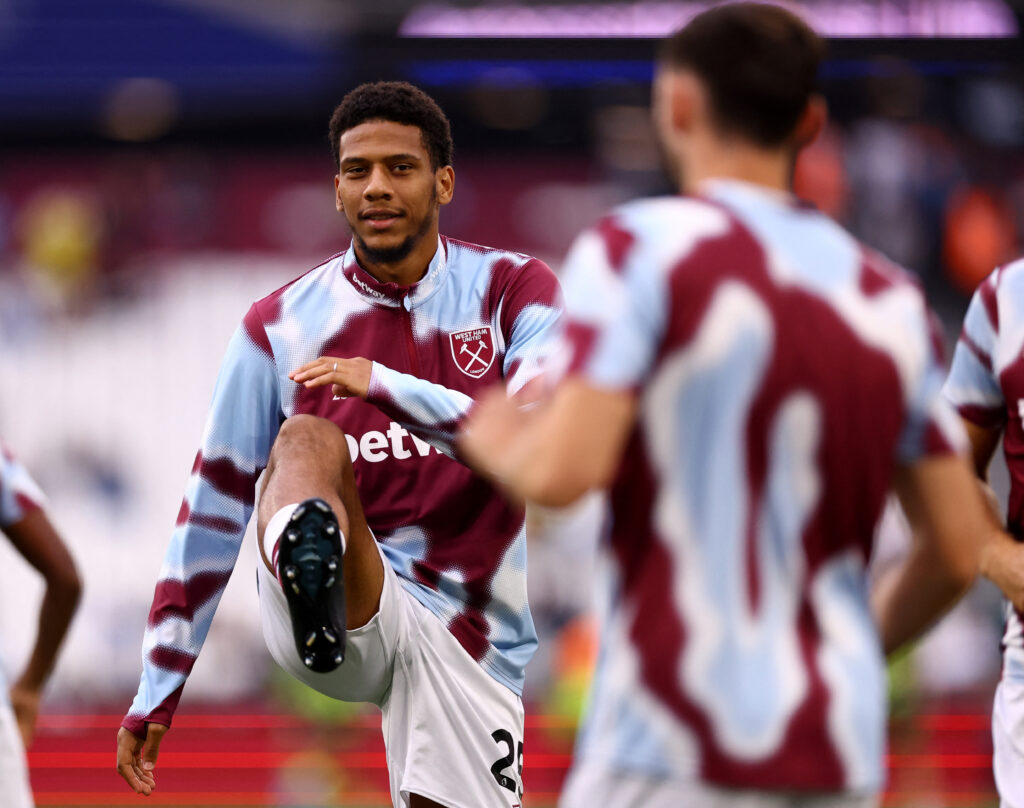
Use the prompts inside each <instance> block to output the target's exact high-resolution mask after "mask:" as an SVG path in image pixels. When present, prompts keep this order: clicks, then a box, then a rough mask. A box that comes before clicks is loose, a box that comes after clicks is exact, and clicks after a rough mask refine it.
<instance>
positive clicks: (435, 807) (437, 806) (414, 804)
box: [409, 794, 444, 808]
mask: <svg viewBox="0 0 1024 808" xmlns="http://www.w3.org/2000/svg"><path fill="white" fill-rule="evenodd" d="M409 808H444V806H443V805H441V803H439V802H434V801H433V800H428V799H427V798H426V797H421V796H420V795H419V794H410V795H409Z"/></svg>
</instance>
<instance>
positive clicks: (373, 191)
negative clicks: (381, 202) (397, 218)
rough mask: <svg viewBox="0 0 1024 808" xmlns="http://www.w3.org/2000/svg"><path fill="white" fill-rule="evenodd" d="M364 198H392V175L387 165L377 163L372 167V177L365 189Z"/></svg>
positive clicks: (370, 199)
mask: <svg viewBox="0 0 1024 808" xmlns="http://www.w3.org/2000/svg"><path fill="white" fill-rule="evenodd" d="M363 198H364V199H367V200H369V201H372V200H376V199H390V198H391V177H390V175H389V174H388V171H387V168H386V167H385V166H382V165H375V166H373V168H372V169H370V178H369V180H368V181H367V183H366V188H365V189H364V190H363Z"/></svg>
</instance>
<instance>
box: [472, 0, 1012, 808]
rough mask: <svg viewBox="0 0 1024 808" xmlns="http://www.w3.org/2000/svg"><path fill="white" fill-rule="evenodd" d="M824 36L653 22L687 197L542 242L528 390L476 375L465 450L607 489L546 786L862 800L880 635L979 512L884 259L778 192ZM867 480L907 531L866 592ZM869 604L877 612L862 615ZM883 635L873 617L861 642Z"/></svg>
mask: <svg viewBox="0 0 1024 808" xmlns="http://www.w3.org/2000/svg"><path fill="white" fill-rule="evenodd" d="M822 54H823V43H822V42H821V40H820V39H819V38H818V37H817V36H816V35H815V34H814V32H813V31H811V30H810V29H809V28H808V27H807V26H806V24H805V23H803V22H802V21H801V20H800V19H799V18H797V17H795V16H794V15H792V14H791V13H789V12H787V11H785V10H783V9H781V8H778V7H775V6H769V5H758V4H744V3H741V4H736V5H732V4H730V5H724V6H721V7H718V8H716V9H714V10H712V11H708V12H706V13H704V14H702V15H700V16H698V17H696V18H695V19H694V20H693V21H692V22H691V23H690V24H689V25H687V26H686V27H685V28H684V29H682V30H681V31H680V32H679V33H677V34H676V35H674V36H672V37H671V38H670V39H668V40H667V41H666V42H665V44H664V46H663V49H662V51H661V58H660V63H659V65H658V70H657V78H656V81H655V86H654V98H655V102H654V115H655V123H656V126H657V129H658V133H659V137H660V140H661V142H662V145H663V147H664V151H665V153H666V154H667V156H668V158H669V160H670V167H671V171H672V174H673V177H674V178H675V180H676V181H677V183H678V185H679V187H680V188H681V189H682V190H683V191H684V192H685V193H686V194H687V195H686V196H683V197H668V198H662V199H647V200H640V201H636V202H633V203H630V204H627V205H624V206H622V207H620V208H618V209H616V210H615V211H613V212H612V213H611V215H609V216H608V217H607V218H605V219H604V220H603V221H601V222H600V223H599V224H598V225H597V226H596V227H594V228H593V229H592V230H590V231H589V232H586V233H584V234H583V235H582V236H581V237H580V238H579V239H578V241H577V243H576V244H575V245H574V247H573V249H572V251H571V253H570V255H569V257H568V258H567V263H566V267H565V275H564V283H565V295H566V312H567V317H566V319H567V322H568V326H567V336H568V341H569V342H570V343H571V348H572V359H571V363H570V365H569V367H568V369H567V375H566V377H565V378H564V379H563V380H562V382H561V383H560V384H559V385H558V387H557V389H556V391H555V392H554V393H553V397H552V399H551V400H550V401H548V402H546V403H545V405H544V406H543V407H541V408H539V409H537V410H536V411H534V412H522V411H520V410H517V409H516V408H515V407H513V406H511V405H510V404H509V402H508V401H507V400H506V399H505V398H504V396H503V395H500V394H497V395H495V396H488V397H485V398H484V399H482V401H481V402H480V404H479V407H478V408H477V409H475V410H474V413H473V414H472V415H471V416H470V418H469V419H468V424H467V425H466V431H465V433H464V437H463V439H462V441H463V442H462V444H461V447H462V450H463V451H464V452H465V456H467V457H468V458H469V460H470V462H471V463H474V464H476V465H477V467H478V468H480V469H481V470H483V471H485V472H487V473H489V474H490V475H492V476H493V477H494V478H495V479H496V480H499V481H500V482H501V483H502V484H503V485H504V486H505V487H506V488H507V489H508V490H509V491H510V492H512V493H513V494H516V495H519V496H521V497H524V498H526V499H530V500H535V501H538V502H541V503H542V504H548V505H560V504H564V503H568V502H571V501H573V500H574V499H576V498H577V497H578V496H580V494H581V493H582V492H584V491H586V490H588V489H590V488H594V487H600V486H606V485H610V488H611V490H610V502H611V510H612V522H611V525H610V535H609V540H608V543H607V545H606V546H605V547H604V548H603V558H602V562H601V564H602V567H603V569H602V573H603V576H604V580H603V587H604V595H605V603H604V606H605V608H604V614H603V616H602V619H603V621H604V626H603V629H602V631H601V633H600V636H601V642H602V647H601V649H600V652H599V658H598V667H597V672H596V678H595V682H594V684H593V690H592V693H591V703H590V711H589V714H588V716H587V718H586V721H585V726H584V727H583V729H582V731H581V735H580V738H579V741H578V746H577V753H576V762H575V766H574V770H573V773H572V775H571V778H570V781H569V782H568V784H567V787H566V791H565V793H564V795H563V802H562V804H563V805H564V806H570V807H571V808H582V807H583V806H594V805H603V806H614V807H615V808H621V807H622V806H644V808H668V806H679V805H686V806H735V805H744V806H746V805H751V806H752V805H772V806H784V805H785V806H790V805H792V806H867V805H873V804H875V802H876V800H877V794H878V792H879V790H880V788H881V787H882V784H883V780H884V772H883V761H884V755H883V752H884V746H885V723H886V698H885V667H884V660H883V656H882V651H883V645H884V649H885V650H886V651H890V650H892V649H895V648H897V647H898V646H900V645H902V644H903V643H905V642H906V641H907V640H909V639H911V638H912V637H914V636H916V635H917V634H918V633H919V632H921V631H922V630H923V629H924V628H925V627H926V626H928V625H929V624H930V623H931V622H932V621H933V620H935V619H936V618H937V617H938V616H939V615H940V614H941V613H942V612H943V611H945V610H946V609H947V608H948V607H949V606H950V605H951V604H952V603H953V602H954V601H955V600H956V599H957V598H958V597H959V596H960V595H961V594H962V593H963V592H964V591H965V589H966V588H967V587H968V586H969V585H970V584H971V582H972V581H973V580H974V578H975V574H976V570H977V566H978V556H979V552H980V547H981V543H982V541H984V540H985V538H986V537H987V536H988V535H990V534H993V533H995V532H996V531H997V530H998V527H997V525H996V524H995V521H994V520H993V519H992V518H991V515H990V514H989V513H988V512H987V511H986V508H985V505H984V503H983V501H982V497H981V495H980V492H979V490H978V486H977V485H976V484H975V482H974V480H973V479H972V476H971V473H970V470H969V468H968V466H967V463H966V462H965V460H964V458H963V457H961V456H960V455H959V454H958V453H957V447H958V446H962V445H963V443H964V437H963V432H962V429H961V427H960V425H959V423H958V419H957V418H956V415H955V414H954V413H953V411H952V410H951V408H950V407H949V405H948V404H946V403H945V402H944V401H943V399H942V397H941V394H940V391H941V386H942V381H943V378H944V369H943V365H942V363H941V361H940V358H939V356H938V352H937V348H936V339H935V337H934V334H933V333H932V331H931V329H930V315H929V311H928V308H927V306H926V304H925V301H924V299H923V297H922V295H921V292H920V291H919V289H918V288H917V286H916V285H915V284H914V283H913V282H912V281H911V280H910V278H909V277H908V276H907V275H906V274H905V273H904V272H903V271H901V270H900V269H898V268H897V267H894V266H893V265H891V264H890V263H888V262H887V261H885V260H884V259H883V258H881V257H880V256H878V255H876V254H874V253H872V252H871V251H869V250H867V249H866V248H864V247H863V246H861V245H860V244H858V243H857V242H856V241H855V240H854V239H853V238H852V237H851V236H850V235H849V234H847V233H846V232H845V231H843V230H842V229H841V228H840V227H839V226H838V225H836V224H835V223H834V222H832V221H830V220H829V219H828V218H827V217H826V216H824V215H822V214H820V213H818V212H817V211H815V210H813V209H810V208H808V207H807V206H805V205H803V204H801V203H800V202H799V201H797V200H796V199H795V198H794V197H793V196H792V195H791V194H790V190H789V188H790V176H791V173H792V169H793V163H794V160H795V158H796V154H797V152H798V151H799V149H800V147H801V146H803V145H804V144H806V143H808V142H810V141H811V140H812V139H813V138H814V136H815V135H816V133H817V132H818V131H819V130H820V128H821V126H822V124H823V122H824V119H825V110H824V102H823V101H822V99H821V98H820V97H819V96H817V95H816V94H815V84H816V74H817V68H818V64H819V61H820V59H821V58H822ZM890 486H895V488H896V490H897V492H898V493H899V495H900V497H901V500H902V502H903V504H904V507H905V508H906V511H907V513H908V516H909V518H910V520H911V522H912V524H913V526H914V528H915V529H916V532H915V535H916V543H915V546H914V548H913V550H912V552H911V553H910V556H909V558H908V559H907V560H906V561H905V562H904V563H903V564H902V565H901V566H899V567H898V568H897V569H896V570H895V571H894V574H893V575H892V576H891V577H889V578H887V579H886V582H885V583H886V586H885V587H884V589H883V590H881V591H879V592H878V593H876V594H877V597H876V599H875V603H874V606H875V608H876V611H875V614H874V615H873V614H872V608H871V604H869V597H868V588H867V585H866V574H865V566H866V563H867V559H868V556H869V554H870V551H871V542H872V534H873V531H874V527H875V524H876V522H877V521H878V518H879V514H880V512H881V508H882V505H883V501H884V499H885V496H886V492H887V491H888V490H889V488H890ZM876 620H877V623H876ZM879 633H880V634H881V642H880V638H879Z"/></svg>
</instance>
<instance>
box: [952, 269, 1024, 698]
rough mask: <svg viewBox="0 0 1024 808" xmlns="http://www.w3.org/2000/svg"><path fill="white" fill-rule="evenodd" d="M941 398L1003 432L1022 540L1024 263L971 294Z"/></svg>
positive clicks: (1015, 648) (1012, 518)
mask: <svg viewBox="0 0 1024 808" xmlns="http://www.w3.org/2000/svg"><path fill="white" fill-rule="evenodd" d="M944 392H945V395H946V398H947V399H949V401H950V402H951V403H952V404H953V406H954V407H956V409H957V411H958V412H959V413H960V416H961V417H962V418H964V420H966V421H969V422H970V423H972V424H975V425H976V426H979V427H982V428H984V429H995V430H1002V431H1003V452H1004V453H1005V455H1006V466H1007V469H1008V470H1009V472H1010V501H1009V512H1008V513H1007V517H1006V526H1007V529H1008V530H1009V531H1010V533H1012V534H1013V535H1014V536H1015V537H1016V538H1017V539H1018V540H1024V422H1022V420H1021V419H1022V418H1024V260H1020V261H1017V262H1015V263H1012V264H1008V265H1007V266H1004V267H1001V268H999V269H997V270H995V272H993V273H992V274H991V275H989V276H988V277H987V278H986V279H985V280H983V281H982V282H981V283H980V284H979V285H978V288H977V289H975V291H974V296H973V297H972V298H971V303H970V306H968V308H967V314H966V316H965V317H964V325H963V329H962V331H961V333H960V339H959V341H958V342H957V345H956V351H955V352H954V354H953V364H952V365H951V366H950V369H949V378H948V379H947V381H946V386H945V390H944ZM1005 609H1006V631H1005V633H1004V635H1003V648H1004V656H1005V659H1004V665H1003V673H1004V675H1010V676H1011V677H1012V678H1015V679H1018V680H1021V681H1024V632H1022V619H1024V618H1022V615H1021V614H1020V613H1019V612H1017V611H1016V610H1015V609H1014V608H1013V606H1012V605H1011V604H1010V603H1009V601H1007V603H1006V607H1005Z"/></svg>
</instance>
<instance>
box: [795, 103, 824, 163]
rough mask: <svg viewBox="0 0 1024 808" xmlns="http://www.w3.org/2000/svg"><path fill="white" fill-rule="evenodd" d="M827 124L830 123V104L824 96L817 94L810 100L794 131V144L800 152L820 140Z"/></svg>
mask: <svg viewBox="0 0 1024 808" xmlns="http://www.w3.org/2000/svg"><path fill="white" fill-rule="evenodd" d="M826 123H828V104H827V103H826V101H825V98H824V96H821V95H818V94H817V93H815V94H814V95H812V96H811V97H810V98H809V99H808V101H807V106H806V107H804V111H803V114H801V115H800V120H798V121H797V124H796V128H795V129H794V130H793V144H794V145H795V146H796V148H797V149H798V150H799V149H802V148H804V147H805V146H810V145H811V144H812V143H813V142H814V141H815V140H817V139H818V135H820V134H821V131H822V130H823V129H824V128H825V124H826Z"/></svg>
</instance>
